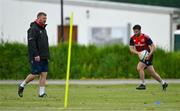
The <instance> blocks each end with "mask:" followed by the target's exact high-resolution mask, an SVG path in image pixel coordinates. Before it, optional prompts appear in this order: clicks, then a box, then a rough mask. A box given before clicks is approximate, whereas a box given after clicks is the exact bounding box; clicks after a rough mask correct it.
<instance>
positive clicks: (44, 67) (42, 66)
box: [30, 59, 48, 75]
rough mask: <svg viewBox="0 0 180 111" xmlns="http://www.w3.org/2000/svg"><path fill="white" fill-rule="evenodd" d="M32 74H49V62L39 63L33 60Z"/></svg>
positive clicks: (44, 60)
mask: <svg viewBox="0 0 180 111" xmlns="http://www.w3.org/2000/svg"><path fill="white" fill-rule="evenodd" d="M30 65H31V74H33V75H39V74H40V73H41V72H48V60H47V59H42V60H40V61H39V62H37V61H35V60H32V61H31V63H30Z"/></svg>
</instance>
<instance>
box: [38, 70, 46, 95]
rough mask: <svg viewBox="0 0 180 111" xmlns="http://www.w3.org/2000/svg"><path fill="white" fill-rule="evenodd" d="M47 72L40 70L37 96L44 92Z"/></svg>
mask: <svg viewBox="0 0 180 111" xmlns="http://www.w3.org/2000/svg"><path fill="white" fill-rule="evenodd" d="M46 77H47V72H42V73H41V74H40V76H39V96H43V95H44V94H45V85H46Z"/></svg>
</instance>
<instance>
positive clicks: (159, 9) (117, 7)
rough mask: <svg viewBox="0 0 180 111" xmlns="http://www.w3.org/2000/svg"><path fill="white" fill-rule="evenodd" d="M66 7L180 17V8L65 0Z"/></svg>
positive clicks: (55, 0) (58, 2) (92, 0)
mask: <svg viewBox="0 0 180 111" xmlns="http://www.w3.org/2000/svg"><path fill="white" fill-rule="evenodd" d="M20 1H34V0H20ZM35 2H48V3H57V4H60V0H38V1H35ZM64 4H65V5H75V6H87V7H93V8H105V9H114V10H127V11H138V12H152V13H161V14H178V15H180V8H170V7H160V6H150V5H137V4H131V3H117V2H110V1H97V0H64Z"/></svg>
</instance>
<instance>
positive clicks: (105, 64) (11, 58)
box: [0, 43, 180, 79]
mask: <svg viewBox="0 0 180 111" xmlns="http://www.w3.org/2000/svg"><path fill="white" fill-rule="evenodd" d="M0 52H1V54H0V79H24V78H25V77H26V76H27V74H28V73H29V72H30V67H29V63H28V53H27V47H26V46H25V45H23V44H19V43H2V44H0ZM50 53H51V60H50V62H49V74H48V78H50V79H64V78H65V77H66V65H67V53H68V45H67V44H61V45H58V46H52V47H50ZM71 57H72V58H71V75H70V78H71V79H85V78H86V79H87V78H88V79H89V78H90V79H92V78H98V79H101V78H102V79H104V78H105V79H106V78H138V77H139V75H138V73H137V71H136V65H137V62H138V58H137V57H136V55H132V54H131V53H130V52H129V48H128V46H123V45H111V46H103V47H96V46H94V45H89V46H81V45H77V44H73V46H72V56H71ZM179 61H180V52H176V53H170V52H165V51H163V50H161V49H158V50H157V51H156V52H155V54H154V62H153V64H154V66H155V69H156V70H157V72H158V73H159V74H160V75H161V76H162V77H163V78H180V72H178V71H179V69H180V62H179ZM147 77H149V76H147Z"/></svg>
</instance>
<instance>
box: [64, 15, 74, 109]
mask: <svg viewBox="0 0 180 111" xmlns="http://www.w3.org/2000/svg"><path fill="white" fill-rule="evenodd" d="M72 30H73V13H71V17H70V31H69V46H68V60H67V71H66V89H65V97H64V108H67V105H68V89H69V75H70V74H69V73H70V64H71V46H72Z"/></svg>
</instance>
